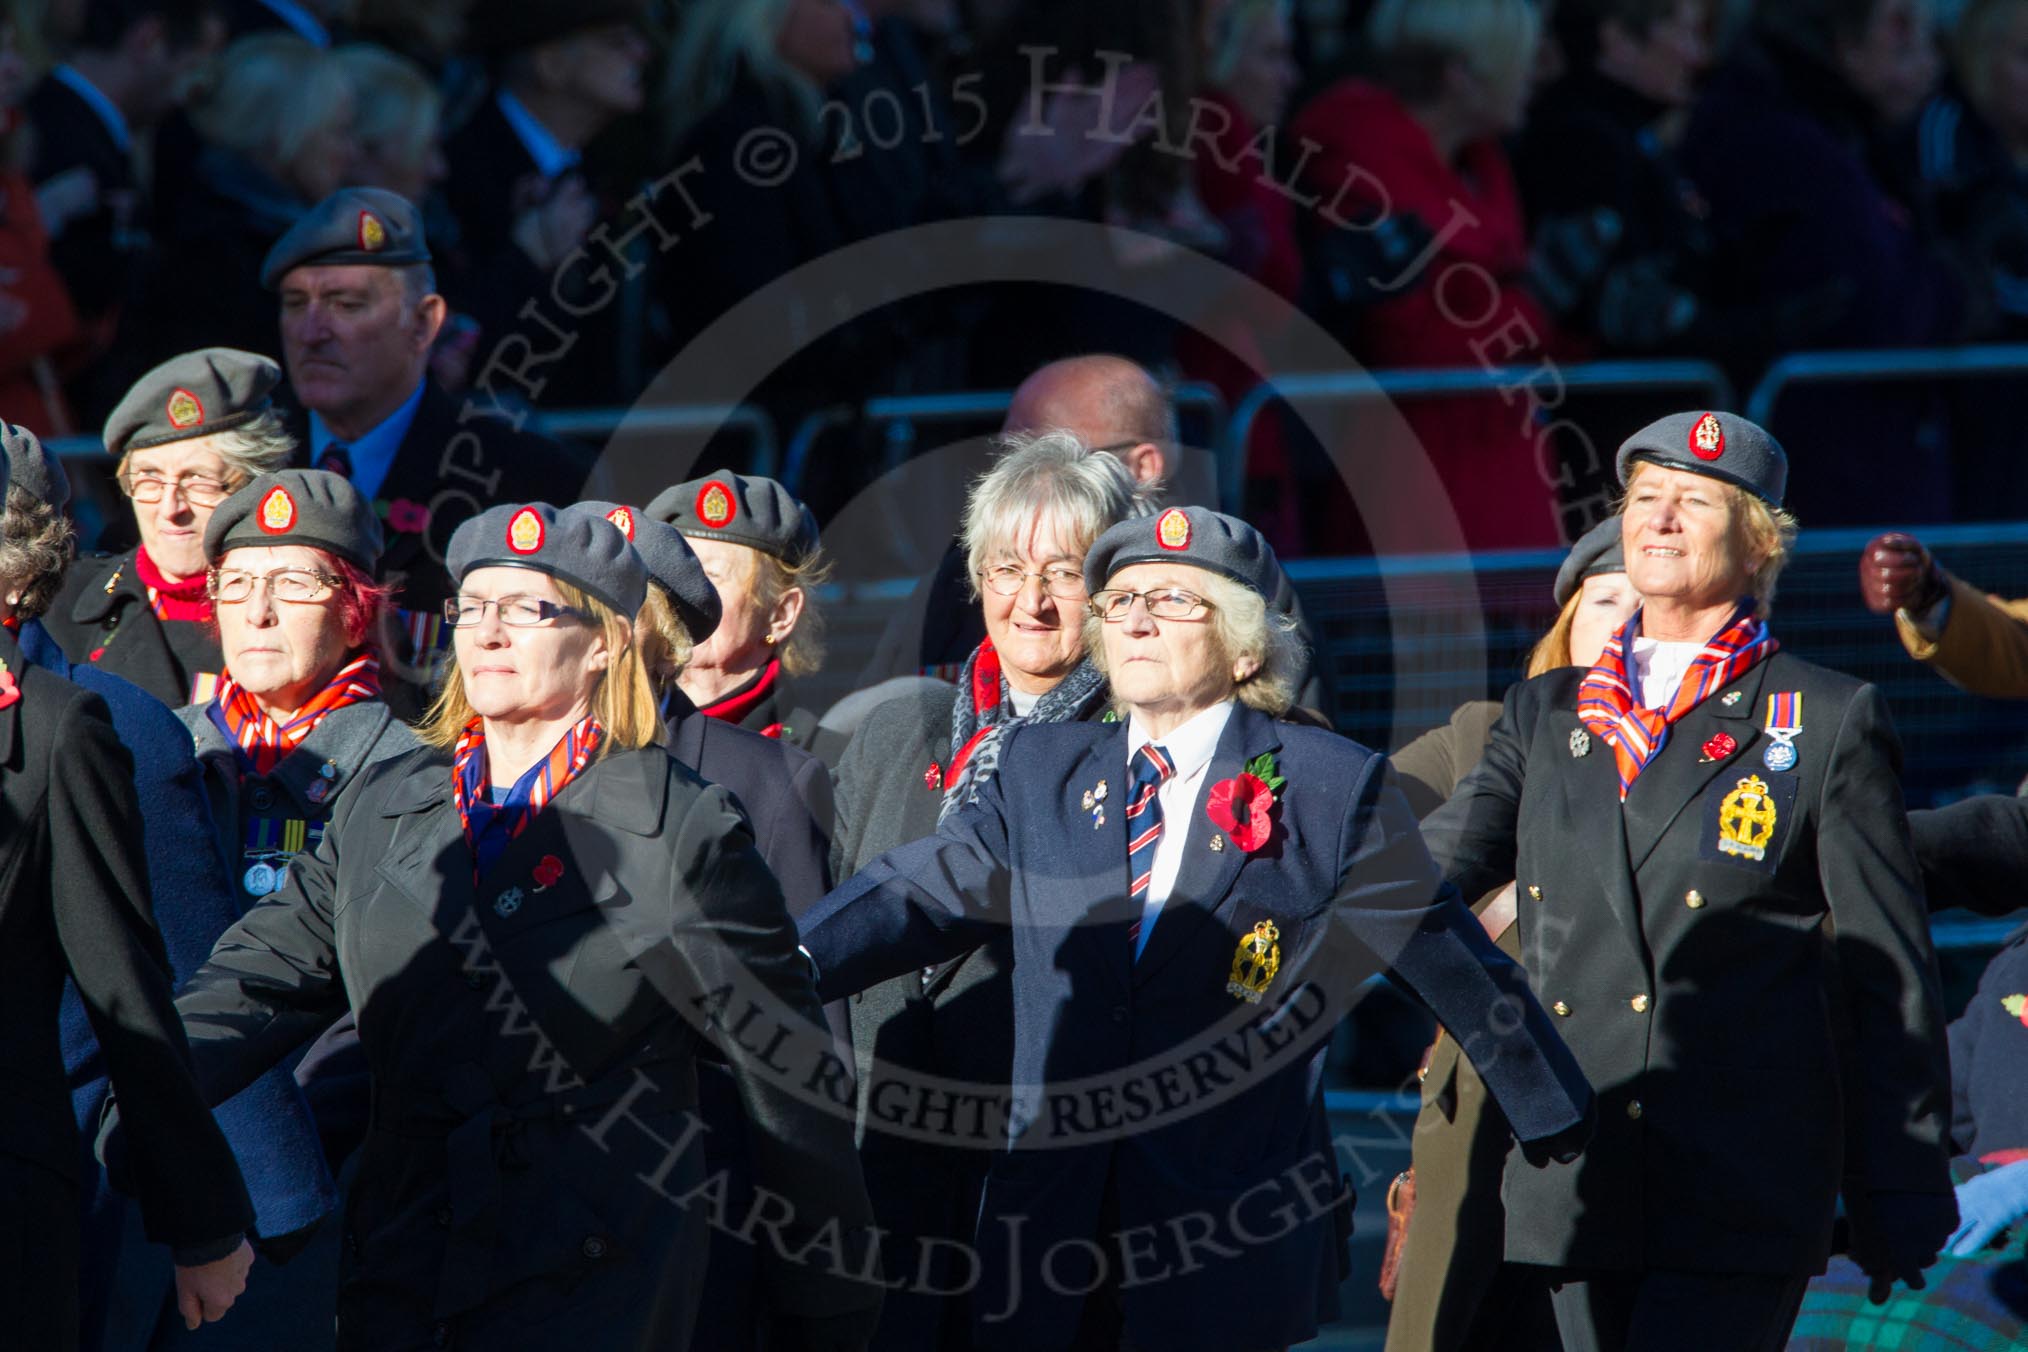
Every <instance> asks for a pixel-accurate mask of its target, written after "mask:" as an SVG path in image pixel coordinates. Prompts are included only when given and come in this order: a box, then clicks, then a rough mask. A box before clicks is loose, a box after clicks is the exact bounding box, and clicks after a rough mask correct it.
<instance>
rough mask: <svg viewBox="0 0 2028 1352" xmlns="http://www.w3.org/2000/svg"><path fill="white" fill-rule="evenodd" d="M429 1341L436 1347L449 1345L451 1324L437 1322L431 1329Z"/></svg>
mask: <svg viewBox="0 0 2028 1352" xmlns="http://www.w3.org/2000/svg"><path fill="white" fill-rule="evenodd" d="M430 1341H431V1342H432V1343H435V1344H436V1345H437V1346H438V1347H449V1346H450V1345H451V1326H450V1325H449V1324H439V1325H437V1326H436V1327H435V1328H433V1329H431V1330H430Z"/></svg>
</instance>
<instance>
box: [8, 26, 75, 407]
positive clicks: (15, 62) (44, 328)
mask: <svg viewBox="0 0 2028 1352" xmlns="http://www.w3.org/2000/svg"><path fill="white" fill-rule="evenodd" d="M20 38H21V34H20V33H19V31H18V30H17V28H16V27H15V24H14V22H13V20H12V19H6V20H4V21H0V419H4V420H5V421H7V422H10V423H19V424H20V425H22V426H24V427H32V428H34V429H35V430H36V431H38V432H41V433H43V434H44V435H48V436H68V435H70V434H71V433H72V432H74V431H76V427H75V425H74V424H73V422H72V420H71V415H70V408H69V406H68V405H67V404H66V403H65V402H64V397H63V388H62V386H61V385H60V384H59V383H58V380H57V375H56V368H55V366H54V365H53V364H52V363H51V361H50V357H51V354H52V353H54V352H55V351H56V350H57V349H59V348H61V347H63V346H64V345H65V344H67V343H70V342H72V341H73V340H74V339H76V337H77V336H78V319H77V310H76V309H75V308H74V307H73V306H72V305H71V300H70V292H69V291H68V290H66V289H65V287H64V284H63V279H62V278H61V277H59V276H58V275H57V272H56V267H55V265H54V264H53V263H51V262H50V259H49V231H48V230H47V229H46V228H45V227H44V225H43V221H42V211H41V208H40V207H38V206H37V205H36V201H35V189H34V186H33V185H32V184H31V183H30V182H29V178H28V174H27V172H26V165H27V163H28V159H29V152H30V149H31V148H30V147H29V145H28V144H27V138H28V137H29V136H30V135H32V134H33V133H32V132H31V131H29V129H28V127H27V124H26V123H25V122H24V121H23V119H22V116H21V101H22V100H23V99H24V98H26V97H27V96H28V90H29V87H30V86H31V85H32V84H33V83H34V78H35V76H34V72H33V71H32V70H31V69H30V65H29V61H28V58H27V57H26V56H25V55H24V53H23V52H22V50H21V42H20Z"/></svg>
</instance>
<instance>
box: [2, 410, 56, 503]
mask: <svg viewBox="0 0 2028 1352" xmlns="http://www.w3.org/2000/svg"><path fill="white" fill-rule="evenodd" d="M0 445H4V446H5V447H6V449H7V456H6V460H7V472H6V477H5V478H4V479H0V500H4V499H5V498H6V496H7V490H8V489H9V488H10V487H11V488H18V489H20V490H21V491H22V492H24V493H26V494H28V496H29V497H31V498H34V499H35V500H36V501H37V502H41V503H46V504H47V505H49V506H51V507H61V506H63V505H64V504H65V503H66V502H69V501H70V476H69V475H68V474H66V473H64V470H63V462H62V461H61V460H58V459H57V458H56V457H55V456H53V455H51V454H50V453H49V450H48V448H47V447H45V446H44V445H43V444H42V440H41V438H39V437H37V436H36V435H35V433H33V432H31V431H29V430H28V429H27V428H25V427H17V426H15V425H14V424H13V423H7V422H0Z"/></svg>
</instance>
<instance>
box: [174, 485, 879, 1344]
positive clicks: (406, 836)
mask: <svg viewBox="0 0 2028 1352" xmlns="http://www.w3.org/2000/svg"><path fill="white" fill-rule="evenodd" d="M449 562H450V567H451V573H452V575H453V577H455V578H456V579H457V580H458V588H459V591H458V596H457V597H456V599H455V600H454V601H452V602H450V603H448V604H447V607H446V612H447V618H448V619H449V620H450V622H451V623H452V625H453V626H454V627H455V629H456V635H455V639H456V645H455V652H456V659H457V661H456V665H455V667H454V669H453V670H452V672H451V673H450V675H449V676H448V678H447V683H446V685H445V687H444V689H443V691H442V692H441V694H440V695H439V697H438V700H437V703H436V705H435V706H434V708H433V709H432V712H431V717H430V721H429V722H428V724H427V725H426V726H425V728H424V730H423V734H424V738H425V740H426V741H428V742H429V743H430V746H429V747H428V748H427V749H425V750H421V751H417V752H415V753H412V754H410V755H408V756H404V757H400V758H397V759H396V760H393V761H390V762H386V763H385V764H383V765H381V766H378V767H375V769H374V770H373V771H371V772H370V773H369V776H368V779H367V781H366V782H365V783H364V784H363V785H361V786H360V788H359V790H358V792H356V793H355V794H353V795H350V796H349V797H348V798H347V799H346V800H345V801H343V802H341V803H340V804H339V808H338V812H337V815H336V817H335V818H334V820H333V821H332V823H331V826H330V829H329V830H327V831H326V832H325V834H324V838H323V840H322V841H321V842H320V843H319V844H318V846H317V849H316V850H315V851H314V852H313V853H312V854H310V855H309V856H307V857H299V858H298V859H296V860H295V861H294V862H293V863H292V864H291V866H290V868H289V880H288V883H287V885H286V886H285V887H283V888H282V890H281V891H279V892H278V893H276V894H274V895H273V896H271V897H269V898H268V899H267V900H266V901H264V902H263V903H262V904H261V905H259V906H257V907H256V908H254V910H253V911H252V912H251V913H249V914H248V915H247V917H246V918H245V919H244V920H242V921H241V922H240V923H239V925H237V926H236V927H235V928H234V929H233V930H231V931H230V932H228V933H227V934H226V936H225V937H224V938H223V939H221V940H220V941H219V944H218V947H217V949H216V951H215V952H214V953H213V956H212V960H211V961H210V963H208V964H207V965H206V966H205V968H204V969H203V970H202V971H200V972H199V973H198V974H197V975H196V977H194V978H193V979H192V981H191V983H190V986H189V988H188V990H187V991H186V993H185V994H184V996H183V998H182V1000H181V1002H180V1004H179V1008H180V1009H181V1011H182V1013H183V1016H184V1020H185V1024H186V1026H187V1027H188V1028H189V1029H190V1032H191V1036H192V1039H193V1043H194V1046H195V1048H196V1051H195V1055H196V1058H197V1063H198V1070H199V1074H200V1076H201V1078H202V1080H203V1083H204V1085H205V1088H206V1090H207V1092H209V1093H210V1094H212V1095H214V1096H217V1095H222V1094H226V1093H229V1092H231V1090H232V1088H233V1087H234V1086H235V1085H236V1084H238V1083H240V1082H242V1081H244V1080H245V1079H246V1078H248V1077H249V1076H251V1075H253V1074H256V1073H258V1072H259V1071H260V1070H261V1069H263V1068H265V1067H266V1066H268V1065H270V1064H272V1063H273V1062H274V1061H275V1060H276V1059H278V1058H280V1057H281V1056H283V1055H285V1054H286V1053H287V1051H288V1050H289V1049H290V1048H292V1047H293V1046H295V1045H296V1044H297V1043H299V1042H300V1041H301V1040H302V1039H303V1038H304V1037H305V1036H307V1035H308V1034H310V1033H314V1032H315V1031H317V1030H318V1029H319V1028H321V1027H322V1025H323V1024H324V1023H325V1022H328V1021H329V1020H330V1019H331V1018H332V1017H334V1016H335V1015H336V1013H337V1012H339V1011H340V1010H342V1009H343V1008H344V1007H345V1006H346V1004H347V1002H348V1001H349V1003H350V1006H351V1008H352V1010H353V1012H354V1014H355V1015H356V1017H357V1019H358V1024H359V1037H360V1042H361V1045H362V1046H363V1047H364V1049H365V1053H366V1057H367V1060H368V1062H369V1064H370V1066H371V1070H372V1076H373V1124H372V1128H371V1130H370V1131H369V1133H368V1136H367V1140H366V1144H365V1147H364V1150H363V1153H362V1156H361V1161H360V1166H359V1175H358V1180H357V1182H356V1184H355V1185H354V1187H353V1190H352V1193H351V1195H350V1198H349V1200H348V1204H347V1213H346V1222H347V1225H346V1228H347V1235H346V1271H345V1277H344V1286H343V1287H342V1289H341V1291H340V1295H339V1308H338V1329H339V1346H340V1347H341V1348H343V1349H346V1350H347V1352H355V1350H356V1352H368V1350H369V1349H370V1350H371V1352H385V1350H386V1349H408V1348H419V1347H431V1346H458V1347H472V1348H485V1349H488V1352H493V1350H494V1349H502V1350H506V1352H512V1350H513V1349H527V1350H528V1352H535V1350H536V1349H543V1350H544V1352H548V1350H549V1349H554V1348H557V1347H565V1346H567V1347H570V1348H573V1349H576V1350H577V1352H650V1349H655V1350H657V1352H659V1349H663V1348H668V1347H680V1346H683V1345H684V1343H685V1340H686V1339H687V1338H688V1336H689V1332H690V1328H691V1324H692V1320H693V1317H694V1313H695V1310H696V1307H697V1302H698V1300H699V1299H700V1298H701V1295H702V1292H701V1289H700V1288H701V1285H702V1277H703V1268H704V1263H703V1255H704V1230H705V1225H706V1218H707V1213H708V1212H710V1211H711V1209H712V1208H711V1206H710V1204H709V1202H708V1201H706V1202H700V1200H699V1199H700V1198H705V1197H708V1196H709V1195H710V1194H709V1189H710V1188H711V1187H712V1186H713V1184H712V1183H711V1181H710V1180H708V1179H706V1178H705V1169H704V1165H703V1161H702V1157H701V1154H700V1152H698V1151H697V1150H695V1149H692V1148H691V1146H692V1145H693V1143H694V1140H695V1137H696V1134H697V1132H698V1131H699V1130H700V1129H701V1124H700V1123H698V1121H697V1119H696V1117H695V1115H694V1112H693V1111H692V1109H693V1106H694V1104H695V1101H696V1080H695V1076H696V1070H695V1059H696V1056H697V1054H698V1049H697V1041H698V1039H699V1038H700V1037H709V1038H710V1039H711V1040H712V1041H713V1042H714V1043H715V1044H716V1045H717V1046H718V1048H719V1049H720V1050H721V1051H722V1052H723V1054H724V1055H725V1056H726V1057H727V1059H728V1060H729V1061H730V1062H731V1064H732V1067H733V1073H734V1076H735V1078H736V1080H737V1081H738V1084H739V1090H740V1095H741V1099H742V1102H743V1104H744V1106H745V1109H746V1113H747V1117H748V1120H749V1124H750V1130H751V1140H752V1143H753V1145H752V1155H753V1172H754V1175H755V1177H756V1179H757V1180H758V1182H759V1184H760V1186H761V1187H763V1188H765V1189H766V1190H767V1191H768V1193H769V1194H771V1195H772V1197H773V1199H775V1206H774V1211H773V1213H772V1214H771V1215H770V1216H769V1217H768V1218H767V1219H768V1221H769V1226H768V1229H769V1230H770V1232H771V1234H772V1238H773V1240H774V1242H773V1243H772V1244H771V1245H770V1247H769V1249H768V1251H767V1252H766V1254H765V1256H764V1258H763V1267H764V1270H765V1275H766V1280H767V1283H768V1289H769V1302H768V1303H769V1308H770V1310H771V1312H772V1314H773V1318H774V1322H775V1323H776V1325H777V1326H778V1327H781V1326H787V1327H786V1330H785V1332H784V1335H783V1336H784V1337H786V1338H788V1339H790V1340H791V1341H793V1340H795V1339H797V1338H801V1339H803V1340H805V1341H807V1342H810V1343H812V1344H813V1345H820V1346H825V1347H832V1346H836V1347H846V1348H849V1347H855V1346H858V1345H859V1344H860V1343H862V1342H863V1340H864V1337H865V1333H866V1331H867V1330H869V1329H870V1326H871V1323H872V1318H873V1315H874V1312H875V1311H876V1310H877V1308H878V1304H879V1291H878V1289H877V1288H876V1287H873V1286H869V1285H866V1284H864V1280H863V1279H864V1278H865V1277H867V1276H871V1275H873V1272H872V1270H871V1265H870V1263H869V1262H866V1261H862V1260H863V1258H864V1255H865V1254H866V1251H867V1250H868V1249H869V1248H870V1244H871V1238H870V1236H869V1234H868V1233H867V1223H868V1215H867V1205H866V1198H865V1192H864V1189H863V1188H862V1187H861V1186H860V1183H859V1173H858V1166H857V1162H856V1160H855V1159H854V1158H853V1156H852V1150H851V1135H850V1128H849V1125H848V1124H847V1123H846V1122H845V1121H843V1120H840V1119H839V1118H838V1117H836V1116H833V1115H831V1114H827V1113H825V1112H823V1111H822V1110H820V1109H818V1108H816V1107H813V1106H811V1105H810V1104H809V1103H808V1102H807V1101H806V1099H805V1098H804V1097H801V1096H799V1095H798V1094H797V1093H795V1092H793V1091H794V1090H795V1089H796V1088H797V1086H796V1085H793V1084H790V1083H787V1082H785V1080H784V1079H783V1078H782V1077H781V1076H780V1075H779V1074H778V1069H779V1062H777V1061H776V1060H775V1057H774V1054H775V1052H776V1048H775V1045H774V1044H772V1043H768V1044H762V1043H758V1042H756V1041H755V1040H754V1038H753V1029H752V1028H751V1027H750V1026H749V1023H751V1022H761V1023H764V1024H767V1025H769V1026H773V1027H775V1028H777V1029H778V1031H779V1037H780V1041H781V1042H782V1043H783V1044H786V1045H788V1046H791V1047H794V1046H796V1045H798V1044H797V1042H796V1039H797V1038H798V1037H801V1038H803V1039H805V1040H806V1041H809V1040H814V1041H818V1042H821V1043H823V1044H825V1046H824V1050H825V1051H826V1052H828V1038H826V1037H825V1036H824V1035H823V1032H822V1015H821V1012H820V1010H819V1009H818V1007H817V1003H816V1000H815V996H814V994H813V992H812V990H811V987H810V977H809V971H808V968H807V966H806V964H805V961H804V959H803V957H802V956H801V955H800V954H798V953H797V952H796V945H795V932H794V929H793V927H792V925H791V924H790V922H789V919H788V915H787V912H786V910H785V909H784V907H783V905H782V900H781V893H780V890H779V889H778V888H777V886H776V885H775V882H774V879H773V878H772V877H771V876H770V875H769V874H768V872H767V869H766V867H765V866H764V865H763V864H762V862H761V860H760V857H759V855H758V854H756V853H755V852H754V850H753V847H752V838H751V835H750V833H749V830H748V828H747V826H746V823H745V820H744V818H743V817H742V816H741V815H740V813H739V812H738V810H737V808H736V807H735V806H734V804H733V803H732V800H731V799H730V797H729V796H728V795H727V794H726V793H725V792H724V791H723V790H721V789H717V788H714V787H712V786H709V785H707V784H705V783H704V782H703V781H701V780H699V779H698V778H697V777H696V776H695V775H693V774H691V773H690V772H689V771H688V770H686V769H684V768H683V767H681V766H680V765H678V764H677V763H676V762H675V761H673V760H671V759H670V758H669V755H668V753H667V752H666V751H664V750H663V749H662V748H661V747H660V745H658V743H659V740H660V737H661V722H660V718H659V716H658V713H657V710H656V708H655V706H654V701H653V698H652V696H651V694H650V692H649V689H648V684H647V677H646V674H645V672H644V671H643V669H642V666H641V662H640V657H639V654H638V651H637V650H636V648H635V647H634V643H633V624H632V617H633V616H634V615H635V614H636V613H637V612H638V611H639V609H640V606H641V602H642V599H643V596H644V593H645V588H646V579H645V574H644V572H643V569H642V566H641V562H640V559H639V557H638V555H636V554H635V552H634V551H633V549H632V548H631V547H630V546H629V545H628V543H627V540H626V538H625V536H623V535H622V534H621V533H620V532H619V531H618V530H617V529H616V528H614V527H613V526H612V525H610V524H608V523H607V522H605V521H603V520H600V519H598V518H596V517H593V516H588V515H585V514H577V515H573V516H570V517H568V518H566V517H563V516H562V515H561V514H559V513H558V512H557V511H556V510H555V509H554V508H551V507H549V506H547V505H544V504H535V505H532V506H525V507H515V506H503V507H497V508H494V509H492V510H491V511H488V512H486V513H483V514H481V515H480V516H477V517H474V518H473V519H472V520H471V521H469V522H467V523H465V525H463V526H461V527H460V528H459V529H458V532H457V534H456V535H455V536H454V537H453V540H452V548H451V551H450V560H449ZM749 1004H751V1005H753V1006H756V1007H757V1008H759V1009H760V1010H761V1011H763V1012H764V1013H765V1012H768V1011H772V1012H773V1013H772V1015H771V1017H768V1018H765V1019H756V1020H751V1021H749V1022H748V1023H741V1024H739V1025H738V1026H737V1028H735V1027H734V1026H731V1025H729V1024H728V1025H721V1024H720V1023H719V1022H718V1021H717V1019H716V1014H717V1013H718V1012H719V1011H721V1010H727V1011H732V1010H743V1009H745V1008H746V1007H747V1006H748V1005H749ZM693 1021H694V1022H693ZM740 1032H744V1034H745V1036H744V1038H742V1037H741V1036H738V1035H737V1034H738V1033H740ZM784 1208H786V1211H787V1215H786V1216H783V1215H781V1214H780V1213H781V1211H782V1210H783V1209H784ZM757 1209H758V1208H757ZM722 1219H725V1223H727V1224H728V1225H731V1226H734V1227H739V1226H740V1224H741V1221H742V1218H739V1217H731V1218H722ZM744 1219H745V1220H746V1221H747V1222H748V1223H747V1224H746V1225H745V1227H744V1228H743V1229H740V1230H738V1232H739V1233H741V1234H743V1235H745V1236H749V1237H750V1236H751V1235H752V1233H753V1226H752V1223H751V1218H744ZM776 1222H779V1225H778V1226H777V1225H776ZM819 1240H826V1241H827V1242H828V1247H827V1246H826V1244H825V1243H819V1242H818V1241H819ZM813 1253H814V1256H813ZM792 1260H794V1261H792Z"/></svg>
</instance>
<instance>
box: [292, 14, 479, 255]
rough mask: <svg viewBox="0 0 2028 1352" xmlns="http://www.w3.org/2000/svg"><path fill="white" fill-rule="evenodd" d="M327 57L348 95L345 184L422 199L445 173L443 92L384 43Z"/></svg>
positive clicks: (435, 234)
mask: <svg viewBox="0 0 2028 1352" xmlns="http://www.w3.org/2000/svg"><path fill="white" fill-rule="evenodd" d="M331 56H332V60H333V61H334V62H335V63H336V64H337V66H338V69H339V70H341V71H342V72H344V74H345V78H346V80H347V82H348V83H349V84H350V86H351V88H352V95H353V106H352V165H351V169H350V171H349V172H348V173H347V175H346V177H345V184H346V186H348V187H365V188H385V189H387V190H388V191H389V192H393V193H399V194H400V195H401V196H403V197H405V198H407V199H408V200H409V201H411V202H415V203H421V202H423V201H424V199H426V198H427V197H428V196H429V194H430V192H431V190H432V189H434V188H435V187H436V186H437V184H439V183H441V182H442V181H443V178H444V174H445V172H446V166H445V163H444V143H443V136H442V130H443V129H442V117H443V105H444V98H443V95H442V93H440V92H439V91H438V89H437V86H436V85H435V84H434V83H433V82H432V81H431V80H430V77H429V74H428V72H426V71H425V70H423V68H422V67H421V66H419V65H417V64H416V63H415V62H413V61H411V60H409V59H408V58H407V57H405V56H398V55H396V54H395V53H393V52H390V51H388V50H387V49H386V48H384V47H376V46H374V45H373V44H372V43H367V42H354V43H348V44H347V45H345V46H343V47H340V48H338V49H337V50H336V51H334V52H333V53H332V54H331ZM315 200H317V201H322V200H323V198H322V197H318V198H316V199H315ZM431 224H432V227H433V228H432V229H431V230H430V239H431V242H432V243H436V244H438V245H439V246H441V244H442V243H443V242H444V241H443V240H440V239H439V236H440V234H442V233H443V232H440V231H438V230H437V229H435V228H434V225H435V223H434V222H432V223H431Z"/></svg>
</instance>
